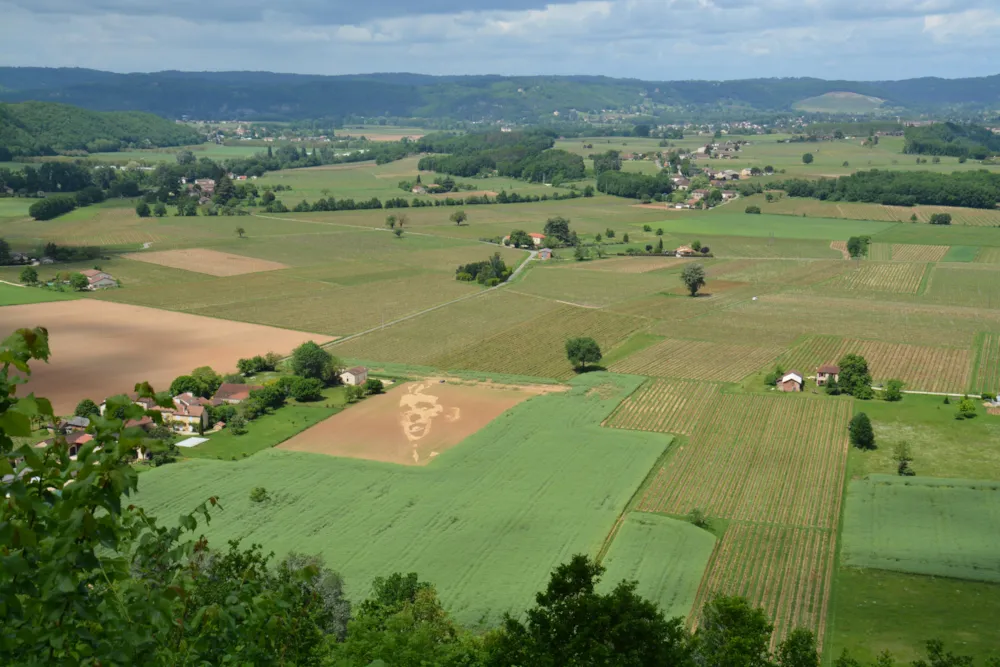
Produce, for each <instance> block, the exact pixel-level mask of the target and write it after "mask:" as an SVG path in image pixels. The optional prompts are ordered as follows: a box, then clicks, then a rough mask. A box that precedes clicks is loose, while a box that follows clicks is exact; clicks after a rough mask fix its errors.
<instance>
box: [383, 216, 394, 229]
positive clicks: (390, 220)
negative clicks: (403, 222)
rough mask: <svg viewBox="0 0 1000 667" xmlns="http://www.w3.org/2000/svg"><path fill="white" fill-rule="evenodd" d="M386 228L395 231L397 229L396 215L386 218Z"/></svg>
mask: <svg viewBox="0 0 1000 667" xmlns="http://www.w3.org/2000/svg"><path fill="white" fill-rule="evenodd" d="M385 226H386V227H388V228H389V229H395V228H396V216H394V215H389V216H386V218H385Z"/></svg>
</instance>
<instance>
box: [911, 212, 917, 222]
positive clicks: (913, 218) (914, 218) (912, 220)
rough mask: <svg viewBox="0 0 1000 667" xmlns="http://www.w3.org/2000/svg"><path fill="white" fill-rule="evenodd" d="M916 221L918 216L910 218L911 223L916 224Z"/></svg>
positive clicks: (914, 215)
mask: <svg viewBox="0 0 1000 667" xmlns="http://www.w3.org/2000/svg"><path fill="white" fill-rule="evenodd" d="M916 221H917V214H916V213H914V214H913V215H911V216H910V222H916Z"/></svg>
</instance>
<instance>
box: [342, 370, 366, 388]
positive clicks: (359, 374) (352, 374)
mask: <svg viewBox="0 0 1000 667" xmlns="http://www.w3.org/2000/svg"><path fill="white" fill-rule="evenodd" d="M340 379H341V381H342V382H343V383H344V384H350V385H361V384H364V383H365V382H368V369H367V368H365V367H364V366H355V367H354V368H348V369H347V370H346V371H344V372H343V373H341V374H340Z"/></svg>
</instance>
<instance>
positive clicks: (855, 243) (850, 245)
mask: <svg viewBox="0 0 1000 667" xmlns="http://www.w3.org/2000/svg"><path fill="white" fill-rule="evenodd" d="M869 243H871V237H869V236H852V237H851V238H849V239H847V253H848V254H849V255H850V256H851V257H852V258H854V259H857V258H859V257H864V256H866V255H867V254H868V244H869Z"/></svg>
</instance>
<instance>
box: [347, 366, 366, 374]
mask: <svg viewBox="0 0 1000 667" xmlns="http://www.w3.org/2000/svg"><path fill="white" fill-rule="evenodd" d="M347 372H348V373H351V374H353V375H361V374H363V373H367V372H368V369H367V368H365V367H364V366H355V367H354V368H348V369H347Z"/></svg>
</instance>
